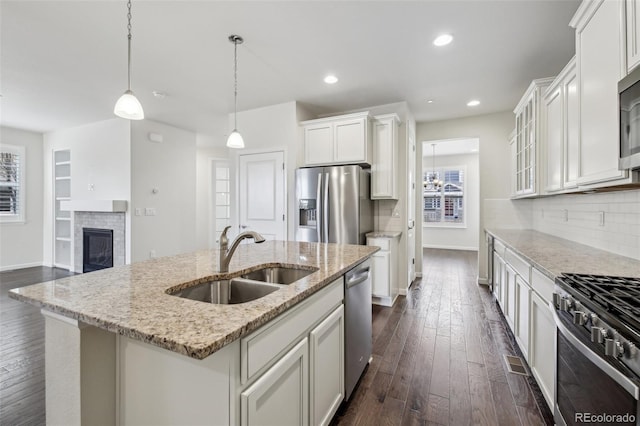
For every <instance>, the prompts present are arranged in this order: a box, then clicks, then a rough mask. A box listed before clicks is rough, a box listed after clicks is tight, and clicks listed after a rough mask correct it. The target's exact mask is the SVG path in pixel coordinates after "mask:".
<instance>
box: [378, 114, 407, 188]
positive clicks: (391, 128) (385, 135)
mask: <svg viewBox="0 0 640 426" xmlns="http://www.w3.org/2000/svg"><path fill="white" fill-rule="evenodd" d="M399 124H400V118H399V117H398V115H396V114H388V115H379V116H376V117H374V120H373V131H372V137H373V164H372V166H371V199H372V200H380V199H392V200H397V199H398V183H397V181H396V180H397V179H396V174H397V170H396V169H397V166H398V126H399Z"/></svg>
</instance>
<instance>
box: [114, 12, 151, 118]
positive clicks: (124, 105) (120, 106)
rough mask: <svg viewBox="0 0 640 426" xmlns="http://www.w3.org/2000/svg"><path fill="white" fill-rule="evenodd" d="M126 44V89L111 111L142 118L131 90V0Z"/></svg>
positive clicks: (138, 105) (137, 102)
mask: <svg viewBox="0 0 640 426" xmlns="http://www.w3.org/2000/svg"><path fill="white" fill-rule="evenodd" d="M127 9H128V12H127V21H128V23H127V30H128V33H129V35H128V37H127V44H128V52H129V55H128V57H127V91H126V92H124V94H123V95H122V96H120V99H118V101H117V102H116V106H115V107H114V108H113V113H114V114H115V115H117V116H118V117H122V118H127V119H129V120H142V119H143V118H144V111H143V110H142V105H141V104H140V101H138V98H136V95H134V94H133V92H132V91H131V0H128V1H127Z"/></svg>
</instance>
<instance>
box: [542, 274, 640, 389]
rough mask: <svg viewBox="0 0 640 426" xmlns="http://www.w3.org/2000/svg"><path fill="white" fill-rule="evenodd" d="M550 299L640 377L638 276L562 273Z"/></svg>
mask: <svg viewBox="0 0 640 426" xmlns="http://www.w3.org/2000/svg"><path fill="white" fill-rule="evenodd" d="M553 299H554V300H553V302H554V305H555V307H556V311H557V312H558V313H559V316H560V317H561V318H563V319H564V322H565V323H566V324H567V325H568V326H571V323H572V325H573V327H576V328H578V329H580V330H581V334H582V335H583V336H587V337H588V338H589V340H591V342H592V343H594V344H595V346H596V347H599V348H600V350H601V351H602V354H603V355H604V358H605V359H607V360H608V361H609V362H610V363H612V364H613V365H614V366H616V367H617V368H619V369H621V370H622V372H624V373H625V374H626V375H630V374H628V372H626V371H624V370H626V368H628V369H629V370H631V371H632V372H633V373H635V375H636V377H640V278H624V277H610V276H601V275H588V274H573V273H564V274H562V275H561V276H560V277H557V278H556V291H555V294H554V296H553ZM620 364H622V366H624V367H626V368H624V367H622V366H621V365H620Z"/></svg>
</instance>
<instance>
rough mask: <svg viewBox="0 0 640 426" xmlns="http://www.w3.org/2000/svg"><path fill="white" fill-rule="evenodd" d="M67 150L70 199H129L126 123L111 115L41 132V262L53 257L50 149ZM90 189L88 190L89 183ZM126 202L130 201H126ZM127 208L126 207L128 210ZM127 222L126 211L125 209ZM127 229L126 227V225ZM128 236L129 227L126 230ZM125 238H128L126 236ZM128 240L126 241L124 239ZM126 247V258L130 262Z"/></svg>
mask: <svg viewBox="0 0 640 426" xmlns="http://www.w3.org/2000/svg"><path fill="white" fill-rule="evenodd" d="M61 149H69V150H71V199H72V200H127V201H129V202H130V201H131V133H130V122H129V120H124V119H121V118H114V119H110V120H105V121H99V122H96V123H90V124H86V125H83V126H78V127H73V128H69V129H63V130H57V131H54V132H50V133H46V134H45V135H44V164H43V169H44V228H43V232H44V234H43V241H44V262H45V264H48V265H51V264H52V256H53V241H52V239H53V238H52V232H53V231H52V229H53V195H52V187H53V183H52V176H53V172H52V164H53V157H52V155H53V151H54V150H61ZM90 184H92V185H93V190H89V185H90ZM129 204H130V203H129ZM129 210H130V209H129ZM126 222H127V224H130V211H129V212H127V219H126ZM127 228H128V227H127ZM126 232H127V235H129V233H130V230H129V229H127V230H126ZM127 240H129V238H127ZM127 242H129V241H127ZM130 254H131V250H130V246H129V245H128V244H127V247H126V259H127V261H130Z"/></svg>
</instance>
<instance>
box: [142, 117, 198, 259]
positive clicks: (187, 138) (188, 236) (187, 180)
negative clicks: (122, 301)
mask: <svg viewBox="0 0 640 426" xmlns="http://www.w3.org/2000/svg"><path fill="white" fill-rule="evenodd" d="M151 132H152V133H157V134H160V135H162V137H163V141H162V142H160V143H157V142H152V141H151V140H149V137H148V135H149V133H151ZM154 189H156V190H157V192H156V193H154V192H153V191H154ZM146 208H154V209H155V210H156V214H155V216H145V215H144V212H145V209H146ZM135 209H142V213H143V215H142V216H136V215H135V214H132V216H131V218H132V221H131V260H132V262H136V261H141V260H145V259H148V258H149V257H150V256H151V252H152V251H154V252H155V256H158V257H159V256H170V255H174V254H178V253H185V252H189V251H193V250H194V249H195V247H196V245H197V243H196V135H195V133H192V132H188V131H186V130H182V129H178V128H175V127H172V126H169V125H166V124H163V123H158V122H154V121H151V120H143V121H136V122H132V123H131V208H130V211H132V212H134V213H135V211H136V210H135Z"/></svg>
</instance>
